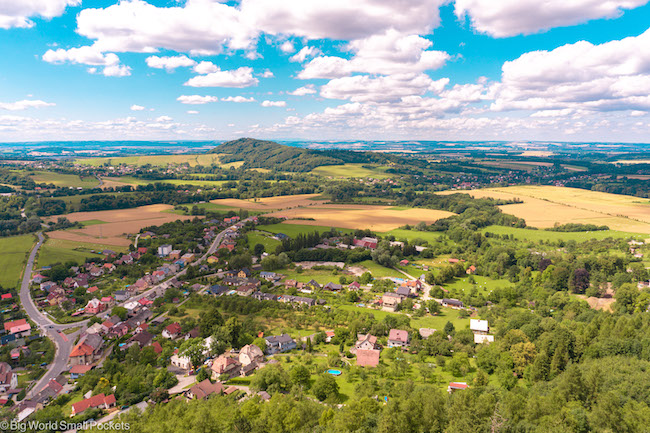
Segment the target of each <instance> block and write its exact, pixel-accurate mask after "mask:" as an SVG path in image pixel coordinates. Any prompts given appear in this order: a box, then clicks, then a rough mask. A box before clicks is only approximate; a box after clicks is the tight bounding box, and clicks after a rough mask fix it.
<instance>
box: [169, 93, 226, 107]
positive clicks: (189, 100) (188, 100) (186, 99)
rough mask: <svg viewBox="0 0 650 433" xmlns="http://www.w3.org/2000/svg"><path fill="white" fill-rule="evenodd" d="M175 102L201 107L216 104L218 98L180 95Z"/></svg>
mask: <svg viewBox="0 0 650 433" xmlns="http://www.w3.org/2000/svg"><path fill="white" fill-rule="evenodd" d="M176 100H177V101H178V102H180V103H181V104H189V105H201V104H207V103H209V102H217V101H218V100H219V98H218V97H216V96H201V95H181V96H179V97H178V98H176Z"/></svg>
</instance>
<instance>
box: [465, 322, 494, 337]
mask: <svg viewBox="0 0 650 433" xmlns="http://www.w3.org/2000/svg"><path fill="white" fill-rule="evenodd" d="M469 329H470V330H471V331H472V332H473V333H474V334H481V335H486V334H488V333H489V332H490V327H489V325H488V321H487V320H479V319H470V321H469Z"/></svg>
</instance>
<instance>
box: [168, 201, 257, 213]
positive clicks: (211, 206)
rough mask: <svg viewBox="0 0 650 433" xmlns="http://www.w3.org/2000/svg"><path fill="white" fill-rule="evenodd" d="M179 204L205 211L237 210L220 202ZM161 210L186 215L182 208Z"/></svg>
mask: <svg viewBox="0 0 650 433" xmlns="http://www.w3.org/2000/svg"><path fill="white" fill-rule="evenodd" d="M179 206H185V207H187V208H188V209H190V210H191V209H192V208H193V207H194V206H196V207H197V208H199V209H204V210H205V211H207V212H228V211H231V210H232V211H238V210H239V208H236V207H230V206H224V205H222V204H216V203H183V204H181V205H179ZM163 212H165V213H173V214H177V215H186V214H185V212H183V211H182V210H176V209H169V210H164V211H163ZM248 213H249V215H257V214H258V213H260V212H255V211H248Z"/></svg>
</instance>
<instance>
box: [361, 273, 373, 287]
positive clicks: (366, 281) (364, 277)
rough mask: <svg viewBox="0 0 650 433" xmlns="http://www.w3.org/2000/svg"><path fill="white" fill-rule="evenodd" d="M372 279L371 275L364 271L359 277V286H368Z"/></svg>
mask: <svg viewBox="0 0 650 433" xmlns="http://www.w3.org/2000/svg"><path fill="white" fill-rule="evenodd" d="M372 279H373V278H372V274H371V273H370V272H368V271H366V272H364V273H363V274H361V276H360V277H359V284H370V282H371V281H372Z"/></svg>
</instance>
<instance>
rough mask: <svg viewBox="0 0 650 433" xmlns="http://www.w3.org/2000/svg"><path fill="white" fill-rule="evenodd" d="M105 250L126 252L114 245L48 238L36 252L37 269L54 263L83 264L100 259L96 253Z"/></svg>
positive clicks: (124, 249)
mask: <svg viewBox="0 0 650 433" xmlns="http://www.w3.org/2000/svg"><path fill="white" fill-rule="evenodd" d="M105 249H109V250H113V251H116V252H126V251H127V249H126V248H124V247H117V246H115V245H106V244H95V243H88V242H76V241H70V240H65V239H54V238H50V239H48V240H47V241H45V243H44V244H43V245H42V246H41V248H40V249H39V251H38V260H37V262H36V265H37V267H39V268H40V267H43V266H51V265H53V264H54V263H65V262H67V261H75V262H77V263H84V262H85V261H86V259H88V258H100V257H102V256H101V255H100V254H99V253H98V252H101V251H103V250H105Z"/></svg>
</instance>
